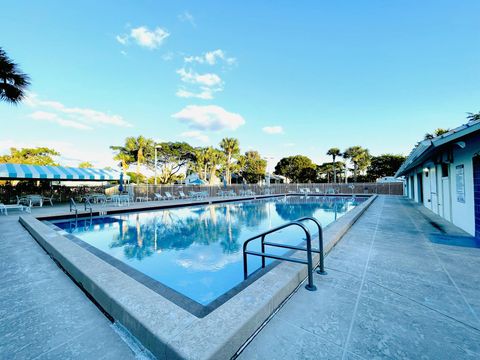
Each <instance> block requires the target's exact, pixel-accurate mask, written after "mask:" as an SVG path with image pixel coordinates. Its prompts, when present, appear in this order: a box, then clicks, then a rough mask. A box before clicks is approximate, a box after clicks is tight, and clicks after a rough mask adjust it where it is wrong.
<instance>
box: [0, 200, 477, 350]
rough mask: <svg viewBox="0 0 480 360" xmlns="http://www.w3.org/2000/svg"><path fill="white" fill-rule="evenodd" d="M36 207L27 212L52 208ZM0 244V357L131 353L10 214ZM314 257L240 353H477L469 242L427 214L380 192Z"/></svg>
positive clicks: (2, 220)
mask: <svg viewBox="0 0 480 360" xmlns="http://www.w3.org/2000/svg"><path fill="white" fill-rule="evenodd" d="M48 209H49V207H46V208H43V209H38V210H37V209H35V210H34V212H33V215H35V216H37V215H39V213H40V212H41V213H44V214H45V215H47V214H48V213H50V214H53V213H54V212H53V210H54V209H55V208H50V211H49V210H48ZM57 210H58V209H57ZM430 221H432V222H434V223H435V225H432V224H431V223H430ZM0 244H1V246H0V266H1V270H2V277H1V278H0V297H2V299H1V300H0V311H1V312H0V313H2V315H3V317H2V320H0V354H2V355H5V356H6V357H7V358H25V357H28V358H35V357H40V358H55V357H62V358H74V357H77V358H97V357H98V358H100V357H102V358H122V359H123V358H129V357H132V356H133V354H132V351H131V350H130V349H129V348H128V347H127V346H126V345H125V343H124V342H123V341H122V340H121V339H120V337H119V336H118V335H117V333H116V332H115V331H113V329H112V327H111V324H110V323H109V321H108V320H107V318H106V317H105V316H104V315H103V314H102V313H101V312H100V310H99V309H98V308H97V307H95V306H94V305H93V304H92V302H91V301H90V300H89V299H88V298H87V297H86V296H85V294H84V293H83V292H82V291H81V290H80V289H78V287H77V286H76V285H75V284H74V283H73V282H72V281H71V279H70V278H68V277H67V275H65V274H64V273H63V272H62V271H61V270H60V269H59V268H58V267H57V265H56V264H55V263H54V262H53V261H52V260H51V259H50V257H49V256H48V255H47V254H45V252H44V251H43V250H42V249H41V248H40V246H39V245H38V244H37V243H36V241H35V240H33V238H32V237H31V236H30V235H29V234H28V233H27V232H26V231H25V230H24V229H23V227H22V226H21V225H20V224H19V223H18V214H15V215H9V216H8V217H6V216H0ZM326 266H327V270H328V271H329V274H328V275H327V276H322V277H320V276H317V277H316V279H315V284H316V285H317V287H318V290H317V291H316V292H314V293H312V292H307V291H305V290H304V288H303V287H300V288H299V290H298V292H296V293H295V294H294V295H293V296H292V297H291V298H290V300H288V301H287V302H286V303H285V305H284V306H283V307H282V308H281V309H280V310H279V311H278V313H277V314H276V315H275V316H273V318H272V320H271V321H270V322H268V323H267V325H266V326H265V328H263V329H262V330H261V331H260V332H259V334H258V335H257V336H256V337H255V338H254V339H253V341H252V342H251V343H249V344H248V345H247V346H246V348H245V350H244V351H243V352H242V353H241V354H240V358H242V359H277V358H278V359H286V358H291V359H303V358H314V359H318V358H331V359H362V358H366V359H370V358H375V357H377V358H419V357H422V356H423V358H435V359H439V358H478V357H479V356H480V355H479V354H480V330H479V329H480V321H479V317H480V272H479V269H480V249H479V248H476V247H474V242H473V238H472V237H469V236H466V234H465V233H464V232H462V231H461V230H459V229H458V228H456V227H454V226H453V225H450V224H448V223H446V222H444V221H443V220H442V219H440V218H439V217H437V216H435V215H433V214H432V213H431V212H429V211H427V210H425V209H420V208H419V207H417V206H416V205H414V204H413V203H411V202H410V201H408V200H406V199H404V198H401V197H386V196H380V197H379V198H377V200H376V201H375V202H373V204H372V205H371V206H370V207H369V208H368V209H367V210H366V212H365V213H364V215H363V216H361V217H360V219H359V220H358V221H357V222H356V223H355V224H354V225H353V227H352V228H351V229H350V230H349V231H348V232H347V233H346V235H345V236H344V237H343V239H342V240H341V241H340V243H339V244H338V245H337V246H336V247H334V248H333V250H332V251H331V253H330V254H329V255H328V256H327V258H326ZM17 287H18V288H17ZM198 348H199V349H200V348H201V344H198ZM199 357H201V354H199Z"/></svg>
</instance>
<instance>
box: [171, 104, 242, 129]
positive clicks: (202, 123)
mask: <svg viewBox="0 0 480 360" xmlns="http://www.w3.org/2000/svg"><path fill="white" fill-rule="evenodd" d="M172 117H173V118H174V119H177V120H179V121H181V122H184V123H186V124H187V125H188V126H189V127H191V128H193V129H198V130H213V131H218V130H224V129H228V130H235V129H237V128H238V127H240V126H242V125H243V124H245V119H244V118H243V117H242V116H241V115H239V114H235V113H231V112H228V111H226V110H225V109H224V108H222V107H220V106H217V105H205V106H199V105H188V106H186V107H185V108H183V109H182V110H180V111H179V112H178V113H176V114H173V115H172Z"/></svg>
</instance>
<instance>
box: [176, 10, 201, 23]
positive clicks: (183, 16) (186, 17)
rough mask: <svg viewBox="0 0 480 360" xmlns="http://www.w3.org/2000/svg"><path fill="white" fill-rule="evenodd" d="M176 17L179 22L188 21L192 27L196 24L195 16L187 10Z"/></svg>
mask: <svg viewBox="0 0 480 360" xmlns="http://www.w3.org/2000/svg"><path fill="white" fill-rule="evenodd" d="M178 19H179V20H180V21H181V22H188V23H190V25H192V26H193V27H197V24H196V23H195V18H194V17H193V15H192V14H190V13H189V12H188V11H184V12H183V14H180V15H178Z"/></svg>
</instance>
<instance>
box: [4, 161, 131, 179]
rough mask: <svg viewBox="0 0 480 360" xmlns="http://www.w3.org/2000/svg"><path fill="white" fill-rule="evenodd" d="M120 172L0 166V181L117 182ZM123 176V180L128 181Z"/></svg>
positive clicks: (36, 166)
mask: <svg viewBox="0 0 480 360" xmlns="http://www.w3.org/2000/svg"><path fill="white" fill-rule="evenodd" d="M120 174H121V172H120V171H118V170H113V169H111V170H107V169H93V168H72V167H63V166H40V165H26V164H0V179H2V180H22V179H33V180H42V179H46V180H57V181H61V180H65V181H76V180H77V181H78V180H80V181H82V180H83V181H119V180H120ZM129 179H130V178H129V177H128V176H126V175H125V176H124V178H123V180H129Z"/></svg>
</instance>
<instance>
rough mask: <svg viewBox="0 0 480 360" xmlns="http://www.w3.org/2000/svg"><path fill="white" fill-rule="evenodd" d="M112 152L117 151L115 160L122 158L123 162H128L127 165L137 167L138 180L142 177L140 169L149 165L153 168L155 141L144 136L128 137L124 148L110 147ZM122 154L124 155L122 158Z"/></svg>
mask: <svg viewBox="0 0 480 360" xmlns="http://www.w3.org/2000/svg"><path fill="white" fill-rule="evenodd" d="M110 148H111V149H112V150H115V151H117V154H116V155H115V157H114V159H116V160H119V157H121V158H122V159H123V160H121V161H128V162H127V163H126V165H130V164H136V165H137V172H136V173H137V178H139V177H140V176H139V175H140V167H141V166H142V165H147V166H149V167H153V155H154V154H153V152H154V141H153V140H152V139H148V138H146V137H144V136H138V137H133V136H132V137H127V138H126V139H125V145H123V146H110ZM120 154H123V155H121V156H120Z"/></svg>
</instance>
